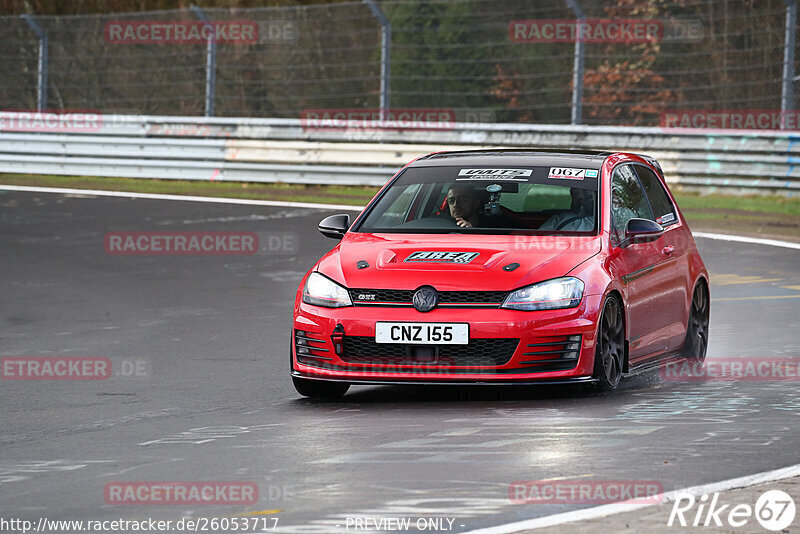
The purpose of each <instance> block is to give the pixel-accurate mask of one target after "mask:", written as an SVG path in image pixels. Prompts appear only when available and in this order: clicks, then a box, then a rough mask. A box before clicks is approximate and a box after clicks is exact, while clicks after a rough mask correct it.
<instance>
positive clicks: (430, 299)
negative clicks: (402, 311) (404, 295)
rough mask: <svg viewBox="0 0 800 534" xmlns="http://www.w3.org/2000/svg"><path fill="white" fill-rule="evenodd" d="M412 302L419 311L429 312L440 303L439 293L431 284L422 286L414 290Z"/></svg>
mask: <svg viewBox="0 0 800 534" xmlns="http://www.w3.org/2000/svg"><path fill="white" fill-rule="evenodd" d="M411 302H412V303H413V304H414V307H415V308H416V309H417V310H418V311H421V312H429V311H431V310H432V309H434V308H435V307H436V305H437V304H439V293H437V292H436V290H435V289H434V288H432V287H431V286H422V287H421V288H419V289H417V290H416V291H415V292H414V297H413V298H412V299H411Z"/></svg>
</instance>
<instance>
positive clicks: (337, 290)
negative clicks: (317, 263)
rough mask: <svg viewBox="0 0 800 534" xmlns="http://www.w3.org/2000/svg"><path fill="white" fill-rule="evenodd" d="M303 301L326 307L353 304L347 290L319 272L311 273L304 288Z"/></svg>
mask: <svg viewBox="0 0 800 534" xmlns="http://www.w3.org/2000/svg"><path fill="white" fill-rule="evenodd" d="M303 302H305V303H306V304H314V305H315V306H325V307H326V308H341V307H342V306H352V305H353V302H352V301H351V300H350V295H349V293H347V290H346V289H345V288H343V287H342V286H340V285H339V284H337V283H336V282H334V281H333V280H331V279H330V278H328V277H326V276H322V275H321V274H319V273H311V275H310V276H309V277H308V279H307V280H306V286H305V287H304V288H303Z"/></svg>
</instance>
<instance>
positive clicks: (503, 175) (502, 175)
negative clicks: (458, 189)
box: [456, 169, 533, 181]
mask: <svg viewBox="0 0 800 534" xmlns="http://www.w3.org/2000/svg"><path fill="white" fill-rule="evenodd" d="M531 174H533V169H461V170H459V171H458V176H459V177H458V178H456V180H520V181H527V180H526V179H525V178H520V177H521V176H530V175H531Z"/></svg>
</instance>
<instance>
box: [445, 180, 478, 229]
mask: <svg viewBox="0 0 800 534" xmlns="http://www.w3.org/2000/svg"><path fill="white" fill-rule="evenodd" d="M446 199H447V206H448V208H449V209H450V216H451V217H452V218H453V219H455V221H456V224H457V225H458V226H460V227H462V228H472V227H473V226H479V225H480V221H481V219H480V207H481V205H482V204H483V201H482V199H481V198H480V197H479V196H478V195H477V194H476V192H475V190H474V189H473V188H472V187H470V186H464V185H458V184H456V185H453V186H451V187H450V189H449V190H448V191H447V197H446Z"/></svg>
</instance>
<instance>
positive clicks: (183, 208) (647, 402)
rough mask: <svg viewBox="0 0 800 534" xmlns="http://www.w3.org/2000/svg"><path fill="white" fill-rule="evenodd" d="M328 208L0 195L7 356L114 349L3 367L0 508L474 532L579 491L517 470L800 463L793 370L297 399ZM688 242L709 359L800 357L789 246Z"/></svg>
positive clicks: (305, 527) (548, 510)
mask: <svg viewBox="0 0 800 534" xmlns="http://www.w3.org/2000/svg"><path fill="white" fill-rule="evenodd" d="M331 213H335V212H331V211H324V210H316V209H297V208H280V207H264V206H241V205H228V204H208V203H196V202H178V201H165V200H144V199H127V198H108V197H91V196H84V195H62V194H46V193H22V192H8V191H6V192H2V194H0V278H1V280H2V281H1V282H0V283H1V284H2V291H1V292H0V312H2V324H3V327H2V330H0V356H4V357H8V356H14V357H24V356H55V355H59V356H94V357H106V358H109V359H110V360H111V362H113V365H114V368H115V369H116V372H115V375H114V376H112V377H111V378H109V379H107V380H81V381H76V380H3V381H1V382H0V405H1V406H2V414H1V415H0V443H2V445H1V446H2V456H0V516H2V517H5V518H8V517H16V518H23V519H29V520H32V521H37V520H38V519H39V518H41V517H46V518H48V519H84V520H88V519H109V520H111V519H118V518H127V519H134V518H136V519H142V518H147V517H153V518H160V519H173V520H177V519H180V518H182V517H194V518H200V517H207V518H212V517H217V518H219V517H234V516H247V517H263V518H278V532H326V533H327V532H339V531H341V532H354V531H355V530H354V528H353V527H352V526H351V525H352V524H353V520H354V518H360V519H364V518H369V517H371V518H376V517H386V516H391V517H398V518H402V517H410V518H413V521H416V519H418V518H449V519H451V520H453V522H452V526H451V527H449V528H451V531H454V532H466V531H469V530H472V529H477V528H480V527H485V526H490V525H498V524H501V523H506V522H511V521H518V520H521V519H527V518H533V517H540V516H545V515H550V514H553V513H558V512H563V511H566V510H569V509H576V508H581V507H585V506H587V505H585V504H572V505H552V504H551V505H535V504H513V503H512V502H511V500H510V499H509V485H510V484H511V483H512V482H514V481H520V480H542V479H551V478H576V477H581V478H587V479H598V480H623V479H624V480H649V481H653V480H654V481H659V483H660V484H662V485H663V488H664V490H665V491H669V490H673V489H678V488H683V487H687V486H694V485H698V484H703V483H711V482H716V481H720V480H724V479H729V478H734V477H738V476H743V475H747V474H752V473H757V472H762V471H767V470H771V469H776V468H779V467H784V466H789V465H793V464H797V463H800V449H798V447H797V444H798V443H800V424H799V423H800V385H799V384H798V382H797V381H789V382H774V381H773V382H764V381H761V382H756V381H733V382H732V381H727V382H725V381H701V382H687V381H665V380H663V379H661V377H660V376H659V375H658V374H655V375H648V376H643V377H637V378H634V379H631V380H628V382H627V383H626V385H625V387H624V389H623V390H622V391H619V392H617V393H615V394H613V395H610V396H603V395H599V394H597V393H594V392H592V391H591V390H586V389H581V388H576V387H568V388H565V387H561V388H530V389H523V388H511V389H509V388H486V387H480V388H452V389H451V388H439V389H432V388H422V387H415V388H403V387H385V386H383V387H363V386H362V387H355V388H352V389H351V390H350V393H349V394H348V395H347V396H346V397H345V398H344V399H343V400H341V401H338V402H316V401H310V400H305V399H302V398H300V397H299V396H298V395H297V394H296V393H295V391H294V389H293V387H292V384H291V380H290V379H289V374H288V363H289V362H288V345H289V328H290V325H291V315H292V302H293V299H294V295H295V291H296V289H297V284H298V282H299V280H300V278H301V276H302V275H303V273H304V272H305V271H306V270H307V269H308V268H309V267H310V266H311V265H312V264H313V263H314V262H315V261H316V259H317V258H318V257H319V256H320V255H321V254H323V253H324V252H325V251H326V250H328V249H329V248H330V247H331V246H332V245H333V244H334V241H332V240H330V239H327V238H325V237H323V236H321V235H320V234H319V233H318V232H317V229H316V225H317V222H318V221H319V220H320V219H321V218H323V217H324V216H327V215H329V214H331ZM114 231H236V232H240V231H251V232H256V233H258V234H259V236H261V238H262V239H260V242H261V243H262V245H263V246H264V248H263V249H262V250H261V251H260V252H259V253H258V254H256V255H244V256H236V255H213V256H198V255H188V256H180V255H155V256H146V255H112V254H108V253H107V252H106V251H105V249H104V236H105V235H106V233H107V232H114ZM698 244H699V246H700V249H701V252H702V254H703V257H704V259H705V261H706V264H707V266H708V269H709V271H710V272H711V273H712V287H711V291H712V308H711V340H710V348H709V359H710V360H712V361H713V360H715V359H718V358H730V357H735V358H749V357H772V358H775V357H797V356H800V341H798V337H797V336H798V331H800V318H799V317H798V313H797V310H798V304H800V300H798V297H800V272H799V271H798V266H799V265H800V262H798V254H800V251H797V250H790V249H784V248H778V247H771V246H764V245H757V244H744V243H731V242H724V241H717V240H710V239H698ZM132 366H133V367H132ZM136 366H138V367H136ZM132 368H135V372H132V371H131V369H132ZM116 373H119V374H116ZM120 481H248V482H252V483H255V484H256V485H257V487H258V490H259V499H258V501H257V502H256V503H255V504H253V505H249V506H238V507H237V506H214V505H207V506H199V505H198V506H185V505H184V506H174V505H173V506H169V505H149V506H126V505H116V504H107V503H106V500H105V498H104V487H105V485H106V484H108V483H110V482H120ZM413 521H412V525H414V524H415V523H414V522H413ZM448 524H449V523H448V522H447V521H444V523H443V525H444V526H447V525H448ZM337 525H339V527H337ZM348 527H349V528H348ZM220 531H221V530H220ZM436 531H438V532H443V531H445V530H444V529H439V530H436Z"/></svg>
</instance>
